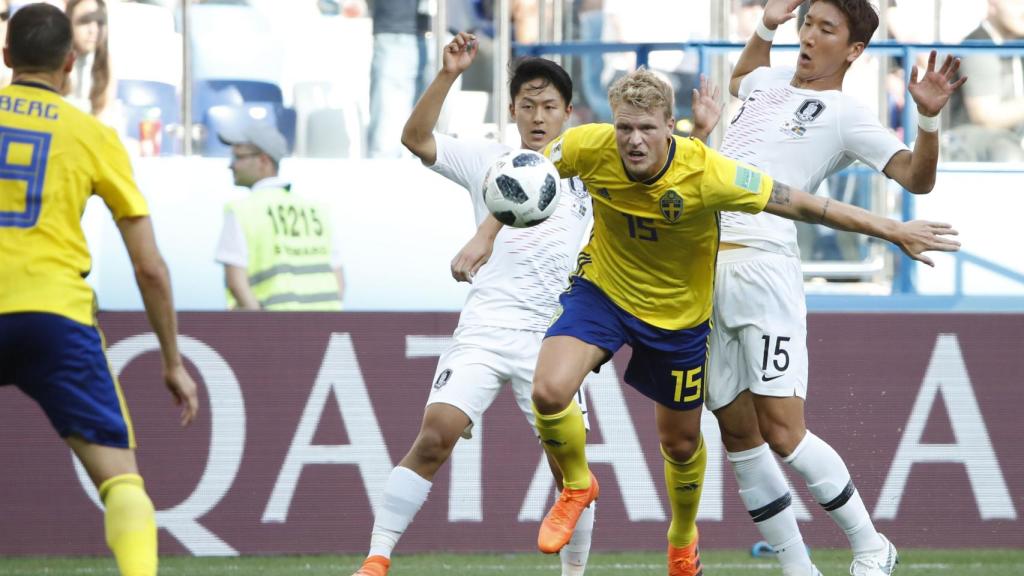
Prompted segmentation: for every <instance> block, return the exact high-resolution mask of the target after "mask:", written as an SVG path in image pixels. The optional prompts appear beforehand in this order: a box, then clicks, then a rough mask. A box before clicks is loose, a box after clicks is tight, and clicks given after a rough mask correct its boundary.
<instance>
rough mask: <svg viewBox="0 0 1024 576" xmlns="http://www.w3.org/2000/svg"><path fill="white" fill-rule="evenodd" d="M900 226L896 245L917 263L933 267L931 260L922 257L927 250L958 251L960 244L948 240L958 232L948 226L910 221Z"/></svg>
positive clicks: (923, 221) (925, 221) (939, 223)
mask: <svg viewBox="0 0 1024 576" xmlns="http://www.w3.org/2000/svg"><path fill="white" fill-rule="evenodd" d="M900 226H901V230H900V233H899V235H898V237H897V239H896V245H897V246H899V247H900V250H903V253H904V254H906V255H907V256H909V257H911V258H913V259H914V260H917V261H918V262H924V263H925V264H927V265H929V266H935V263H934V262H932V260H931V258H928V257H927V256H925V255H923V254H922V252H927V251H929V250H935V251H938V252H956V251H958V250H960V242H958V241H956V240H954V239H952V238H949V236H956V235H957V234H959V232H957V231H956V230H954V229H953V227H952V226H951V225H949V224H945V223H942V222H928V221H927V220H912V221H910V222H904V223H902V224H901V225H900Z"/></svg>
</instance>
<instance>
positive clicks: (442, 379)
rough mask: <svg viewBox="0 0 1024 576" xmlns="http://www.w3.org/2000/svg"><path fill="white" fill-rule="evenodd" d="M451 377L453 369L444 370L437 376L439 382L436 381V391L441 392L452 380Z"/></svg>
mask: <svg viewBox="0 0 1024 576" xmlns="http://www.w3.org/2000/svg"><path fill="white" fill-rule="evenodd" d="M451 377H452V369H451V368H445V369H444V370H442V371H441V373H440V374H438V375H437V380H434V390H440V389H441V388H443V387H444V385H445V384H447V383H448V380H450V379H451Z"/></svg>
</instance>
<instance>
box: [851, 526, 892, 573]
mask: <svg viewBox="0 0 1024 576" xmlns="http://www.w3.org/2000/svg"><path fill="white" fill-rule="evenodd" d="M878 537H879V538H881V539H882V548H881V549H880V550H879V551H878V552H872V553H870V554H866V555H864V556H861V557H859V558H858V557H854V559H853V563H852V564H850V576H890V575H891V574H892V573H893V572H895V571H896V565H897V564H899V563H900V555H899V554H897V553H896V547H895V546H893V545H892V542H889V539H888V538H886V537H885V536H883V535H882V534H879V535H878Z"/></svg>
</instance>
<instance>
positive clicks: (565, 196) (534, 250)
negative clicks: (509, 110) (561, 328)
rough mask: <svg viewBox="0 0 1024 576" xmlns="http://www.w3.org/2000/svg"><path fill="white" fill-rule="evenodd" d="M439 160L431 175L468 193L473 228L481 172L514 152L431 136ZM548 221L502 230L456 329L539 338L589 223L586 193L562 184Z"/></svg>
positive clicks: (482, 211) (574, 183)
mask: <svg viewBox="0 0 1024 576" xmlns="http://www.w3.org/2000/svg"><path fill="white" fill-rule="evenodd" d="M434 138H435V141H436V143H437V159H436V161H435V162H434V165H433V166H430V169H431V170H433V171H435V172H437V173H438V174H441V175H442V176H444V177H446V178H448V179H449V180H452V181H453V182H456V183H458V184H459V185H460V186H462V187H463V188H465V189H466V190H468V191H469V192H470V198H471V199H472V202H473V210H474V213H475V215H476V223H477V225H479V224H480V222H482V221H483V220H484V218H485V217H486V216H487V206H486V205H485V204H484V201H483V193H482V192H483V191H482V186H483V181H484V176H485V175H486V174H487V170H488V169H489V168H490V167H491V165H492V164H493V163H494V162H495V160H497V159H498V158H499V157H500V156H501V155H502V154H505V153H506V152H508V151H509V150H512V148H510V147H508V146H505V145H504V144H498V143H495V142H483V141H468V140H457V139H455V138H452V137H450V136H446V135H443V134H435V135H434ZM560 184H561V187H562V192H561V195H560V196H559V200H558V207H557V208H556V209H555V212H554V214H552V215H551V217H550V218H548V219H547V220H545V221H544V222H543V223H541V224H538V225H537V226H534V227H532V228H511V227H508V226H506V227H504V228H502V229H501V231H500V232H499V233H498V236H497V238H495V240H494V250H493V251H492V252H491V257H490V259H489V260H488V261H487V263H486V264H484V266H483V267H481V268H480V270H479V271H478V272H477V274H476V276H475V277H474V278H473V286H472V287H471V288H470V290H469V295H468V296H467V297H466V304H465V306H464V307H463V309H462V315H461V316H460V318H459V325H460V326H491V327H497V328H512V329H515V330H530V331H534V332H544V331H545V330H547V327H548V324H549V323H550V321H551V318H552V316H554V313H555V310H556V309H557V306H558V295H559V294H561V293H562V291H563V290H565V288H566V286H567V285H568V281H569V274H570V273H571V272H572V267H573V266H574V265H575V262H576V256H577V255H578V254H579V249H580V246H581V244H582V242H583V237H584V235H585V234H586V231H587V228H588V226H589V225H590V223H591V222H592V220H593V210H592V207H591V203H590V194H589V193H588V192H587V189H586V187H585V186H584V185H583V183H582V182H581V181H579V179H572V180H568V179H566V180H562V181H561V183H560Z"/></svg>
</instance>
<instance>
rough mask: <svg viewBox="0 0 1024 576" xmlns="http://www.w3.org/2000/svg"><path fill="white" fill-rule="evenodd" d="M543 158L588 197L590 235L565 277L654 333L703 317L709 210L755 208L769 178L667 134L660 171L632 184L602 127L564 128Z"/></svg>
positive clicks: (710, 280)
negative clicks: (578, 182)
mask: <svg viewBox="0 0 1024 576" xmlns="http://www.w3.org/2000/svg"><path fill="white" fill-rule="evenodd" d="M545 154H546V155H547V156H548V157H549V158H550V159H551V161H552V162H554V164H555V166H556V167H557V168H558V171H559V173H561V175H562V177H563V178H568V177H571V176H579V177H580V179H582V180H583V182H584V183H585V184H586V185H587V190H589V191H590V195H591V197H592V198H593V200H594V232H593V235H592V236H591V238H590V242H589V243H588V244H587V245H586V247H585V248H584V249H583V251H582V252H580V255H579V262H578V266H577V268H576V272H575V275H577V276H580V277H583V278H586V279H587V280H589V281H590V282H593V283H594V284H595V285H597V286H598V287H599V288H600V289H601V290H602V291H603V292H604V293H605V295H607V296H608V297H609V298H610V299H611V300H612V301H613V302H615V304H617V305H618V306H619V307H620V308H622V309H623V310H625V311H626V312H629V313H630V314H632V315H633V316H636V317H637V318H639V319H640V320H642V321H644V322H646V323H648V324H651V325H653V326H656V327H658V328H663V329H666V330H682V329H686V328H692V327H694V326H697V325H698V324H701V323H703V322H704V321H706V320H707V319H708V318H709V317H710V316H711V295H712V293H713V285H714V278H715V259H716V256H717V254H718V233H719V229H718V212H719V211H720V210H730V211H741V212H751V213H756V212H760V211H761V210H763V209H764V207H765V205H766V204H767V203H768V199H769V197H770V196H771V190H772V179H771V178H770V177H769V176H768V175H766V174H765V173H763V172H760V171H758V170H756V169H754V168H751V167H749V166H746V165H743V164H741V163H738V162H736V161H734V160H730V159H729V158H726V157H725V156H722V155H721V154H719V153H717V152H715V151H714V150H712V149H710V148H708V147H707V146H705V145H704V144H703V143H702V142H700V141H699V140H696V139H693V138H680V137H677V136H673V138H672V142H671V143H670V145H669V154H668V160H667V161H666V163H665V166H663V167H662V169H661V171H660V172H658V174H656V175H655V176H653V177H651V178H650V179H649V180H647V181H644V182H639V181H635V180H633V179H632V178H631V177H630V176H629V175H628V174H627V172H626V169H625V167H624V166H623V163H622V159H621V158H620V157H619V153H618V150H617V149H616V144H615V127H614V126H612V125H610V124H588V125H584V126H577V127H575V128H570V129H569V130H566V131H565V133H564V134H563V135H562V136H561V137H560V138H557V139H555V140H553V141H552V142H551V143H550V144H548V147H547V148H546V149H545Z"/></svg>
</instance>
